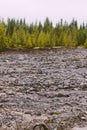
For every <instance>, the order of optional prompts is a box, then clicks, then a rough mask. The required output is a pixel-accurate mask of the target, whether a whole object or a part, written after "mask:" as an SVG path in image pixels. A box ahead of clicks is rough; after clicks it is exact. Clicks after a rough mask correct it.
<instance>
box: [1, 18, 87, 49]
mask: <svg viewBox="0 0 87 130" xmlns="http://www.w3.org/2000/svg"><path fill="white" fill-rule="evenodd" d="M58 46H64V47H78V46H83V47H87V24H84V23H83V24H81V25H80V26H78V23H77V21H76V20H74V19H73V20H72V21H71V23H70V24H68V23H67V22H63V20H62V19H61V20H60V21H59V22H58V23H57V24H56V25H55V26H53V23H52V22H51V21H50V20H49V18H46V19H45V21H44V23H43V24H42V23H41V22H39V23H38V24H37V22H36V23H35V24H34V23H31V24H29V25H28V24H26V21H25V19H20V20H15V19H10V18H8V20H7V22H4V20H1V21H0V51H3V50H6V49H11V48H17V49H22V48H53V47H58Z"/></svg>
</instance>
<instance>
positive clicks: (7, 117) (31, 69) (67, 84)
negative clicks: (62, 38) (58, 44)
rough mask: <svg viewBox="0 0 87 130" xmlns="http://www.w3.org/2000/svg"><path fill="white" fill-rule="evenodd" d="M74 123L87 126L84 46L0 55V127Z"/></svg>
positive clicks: (31, 128)
mask: <svg viewBox="0 0 87 130" xmlns="http://www.w3.org/2000/svg"><path fill="white" fill-rule="evenodd" d="M74 126H75V127H78V126H79V127H84V126H87V49H83V48H79V49H66V48H59V49H58V48H57V49H52V50H42V51H41V50H33V51H29V52H15V51H14V52H4V53H1V54H0V130H71V129H72V128H73V127H74ZM40 127H43V128H40Z"/></svg>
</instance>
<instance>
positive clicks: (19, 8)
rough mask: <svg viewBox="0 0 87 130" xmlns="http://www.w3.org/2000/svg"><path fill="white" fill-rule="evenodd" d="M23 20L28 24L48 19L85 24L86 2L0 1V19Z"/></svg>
mask: <svg viewBox="0 0 87 130" xmlns="http://www.w3.org/2000/svg"><path fill="white" fill-rule="evenodd" d="M8 17H9V18H16V19H17V18H18V19H19V18H25V19H26V21H27V22H28V23H30V22H35V21H36V20H37V21H42V22H43V20H44V19H45V18H46V17H49V19H50V20H52V22H53V23H56V22H58V21H59V20H60V19H61V18H63V19H64V20H66V21H68V22H70V21H71V20H72V19H73V18H75V19H76V20H77V21H78V22H79V23H82V22H83V21H84V22H85V23H86V22H87V0H0V18H4V19H7V18H8Z"/></svg>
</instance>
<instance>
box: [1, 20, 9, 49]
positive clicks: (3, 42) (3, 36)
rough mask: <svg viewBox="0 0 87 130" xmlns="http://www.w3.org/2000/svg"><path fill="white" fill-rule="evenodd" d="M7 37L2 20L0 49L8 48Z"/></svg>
mask: <svg viewBox="0 0 87 130" xmlns="http://www.w3.org/2000/svg"><path fill="white" fill-rule="evenodd" d="M8 47H9V45H8V39H7V36H6V28H5V24H4V21H2V22H1V23H0V50H1V51H2V50H4V49H6V48H8Z"/></svg>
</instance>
